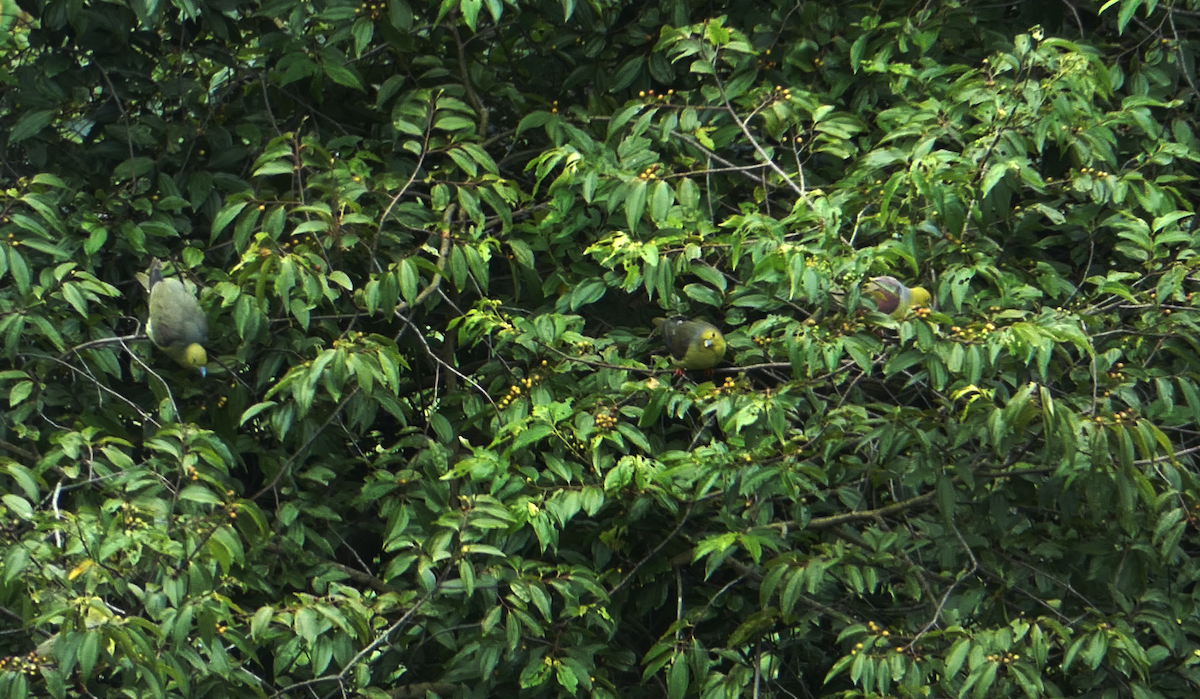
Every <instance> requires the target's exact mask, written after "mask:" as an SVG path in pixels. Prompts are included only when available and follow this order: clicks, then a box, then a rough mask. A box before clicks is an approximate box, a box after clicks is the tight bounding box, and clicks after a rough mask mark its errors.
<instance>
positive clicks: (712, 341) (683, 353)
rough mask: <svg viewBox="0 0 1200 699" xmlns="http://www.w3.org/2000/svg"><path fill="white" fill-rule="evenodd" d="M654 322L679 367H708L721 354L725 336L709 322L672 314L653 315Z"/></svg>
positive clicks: (719, 358) (719, 359)
mask: <svg viewBox="0 0 1200 699" xmlns="http://www.w3.org/2000/svg"><path fill="white" fill-rule="evenodd" d="M654 324H655V325H656V326H658V328H659V330H661V331H662V335H663V343H664V344H665V345H666V346H667V351H669V352H670V353H671V357H672V358H673V359H674V360H675V366H677V367H679V368H680V369H711V368H713V367H714V366H716V365H717V362H719V361H721V358H722V357H724V356H725V336H724V335H722V334H721V331H720V330H718V329H717V326H715V325H713V324H712V323H707V322H705V321H703V320H695V319H689V318H685V317H683V316H675V317H673V318H665V319H664V318H655V319H654Z"/></svg>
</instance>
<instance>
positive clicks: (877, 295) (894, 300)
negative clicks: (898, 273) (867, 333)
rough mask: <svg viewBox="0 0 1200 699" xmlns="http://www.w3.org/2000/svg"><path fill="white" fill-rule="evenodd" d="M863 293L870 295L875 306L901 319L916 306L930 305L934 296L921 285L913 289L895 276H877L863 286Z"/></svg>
mask: <svg viewBox="0 0 1200 699" xmlns="http://www.w3.org/2000/svg"><path fill="white" fill-rule="evenodd" d="M863 295H864V296H870V297H871V300H872V301H874V302H875V308H876V309H878V310H879V312H880V313H886V314H888V315H890V316H891V317H893V318H896V319H897V320H899V319H900V318H903V317H904V314H905V313H908V311H909V309H911V308H913V307H914V306H928V305H929V301H930V299H931V298H932V297H931V296H930V295H929V292H928V291H926V290H925V289H924V288H922V287H919V286H914V287H912V288H911V289H910V288H908V287H907V286H904V284H903V283H902V282H901V281H900V280H899V279H897V278H895V277H875V278H874V279H872V280H871V281H869V282H867V284H866V285H865V286H863Z"/></svg>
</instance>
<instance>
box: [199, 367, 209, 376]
mask: <svg viewBox="0 0 1200 699" xmlns="http://www.w3.org/2000/svg"><path fill="white" fill-rule="evenodd" d="M200 375H201V376H203V377H204V378H208V367H206V366H202V367H200Z"/></svg>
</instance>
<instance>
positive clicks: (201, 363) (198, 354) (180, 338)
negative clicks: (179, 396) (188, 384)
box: [146, 260, 208, 376]
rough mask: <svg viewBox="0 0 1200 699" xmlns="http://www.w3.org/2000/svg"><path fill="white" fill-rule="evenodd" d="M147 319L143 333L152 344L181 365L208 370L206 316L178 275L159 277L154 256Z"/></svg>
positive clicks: (157, 264) (159, 264)
mask: <svg viewBox="0 0 1200 699" xmlns="http://www.w3.org/2000/svg"><path fill="white" fill-rule="evenodd" d="M147 276H148V281H149V288H150V321H149V322H148V323H146V334H147V335H149V336H150V341H151V342H153V343H154V346H155V347H157V348H159V349H160V350H162V351H163V352H166V353H167V356H168V357H170V358H171V359H174V360H175V361H176V362H178V363H179V365H180V366H182V367H184V368H185V369H198V370H199V371H200V374H201V375H202V376H206V375H207V374H208V369H207V367H206V366H205V365H206V364H208V354H207V353H206V352H205V351H204V347H203V345H204V343H205V342H207V341H208V318H206V317H205V316H204V311H202V310H200V304H199V302H197V301H196V297H195V296H193V295H192V292H190V291H188V288H187V287H186V286H184V285H183V282H181V281H179V280H178V279H163V276H162V263H160V262H159V261H158V260H154V261H153V262H151V263H150V271H149V273H148V275H147Z"/></svg>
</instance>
